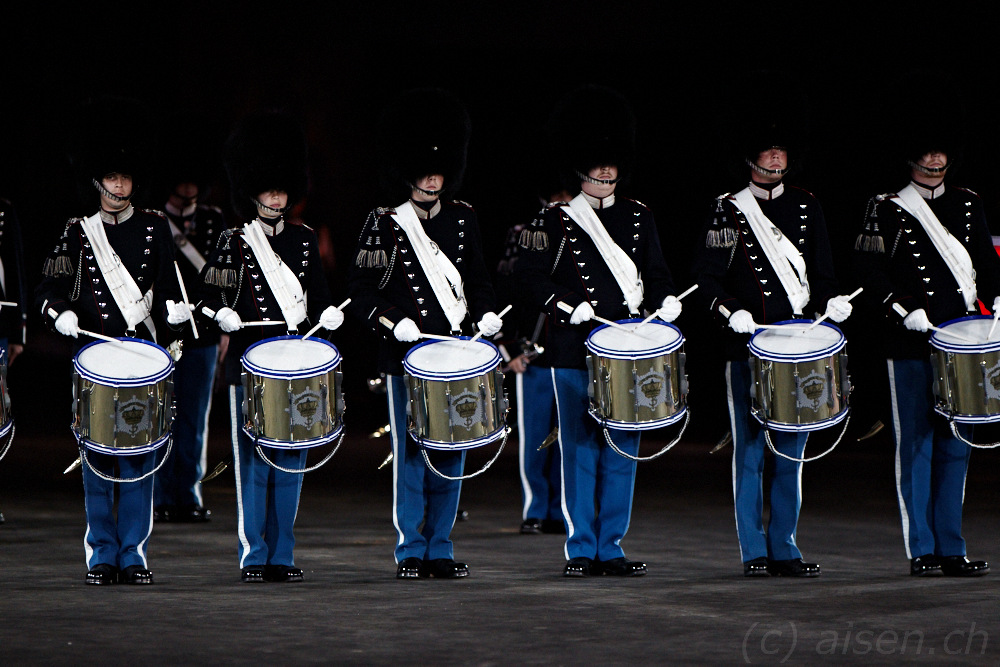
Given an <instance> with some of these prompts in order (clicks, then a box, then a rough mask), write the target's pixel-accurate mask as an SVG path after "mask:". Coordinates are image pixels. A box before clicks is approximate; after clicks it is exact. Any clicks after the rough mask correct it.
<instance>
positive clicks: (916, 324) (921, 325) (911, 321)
mask: <svg viewBox="0 0 1000 667" xmlns="http://www.w3.org/2000/svg"><path fill="white" fill-rule="evenodd" d="M903 326H905V327H906V328H907V329H909V330H910V331H927V330H928V329H929V328H930V327H931V321H930V320H929V319H927V311H925V310H924V309H923V308H918V309H917V310H914V311H912V312H911V313H910V314H909V315H907V316H906V317H905V318H903Z"/></svg>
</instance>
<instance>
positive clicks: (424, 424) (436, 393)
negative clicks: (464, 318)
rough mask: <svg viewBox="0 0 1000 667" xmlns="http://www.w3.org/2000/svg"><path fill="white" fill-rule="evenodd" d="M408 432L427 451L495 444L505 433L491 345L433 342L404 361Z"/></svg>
mask: <svg viewBox="0 0 1000 667" xmlns="http://www.w3.org/2000/svg"><path fill="white" fill-rule="evenodd" d="M403 370H404V371H405V378H406V388H407V394H408V397H409V403H408V405H407V408H406V411H407V414H408V415H409V427H408V431H409V433H410V435H411V436H413V439H414V440H416V441H417V443H419V444H420V445H421V446H423V447H426V448H428V449H444V450H459V449H471V448H473V447H480V446H482V445H486V444H489V443H491V442H493V441H495V440H498V439H500V438H502V437H503V436H504V434H505V433H506V431H507V407H508V406H507V397H506V396H505V395H504V391H503V373H502V372H501V371H500V352H499V351H498V350H497V348H496V347H495V346H494V345H493V344H492V343H490V342H487V341H484V340H477V341H475V342H470V341H469V338H467V337H464V336H463V337H458V338H456V339H455V340H453V341H451V340H445V341H442V340H432V341H427V342H426V343H421V344H420V345H417V346H415V347H413V348H411V349H410V351H409V352H407V353H406V358H405V359H403Z"/></svg>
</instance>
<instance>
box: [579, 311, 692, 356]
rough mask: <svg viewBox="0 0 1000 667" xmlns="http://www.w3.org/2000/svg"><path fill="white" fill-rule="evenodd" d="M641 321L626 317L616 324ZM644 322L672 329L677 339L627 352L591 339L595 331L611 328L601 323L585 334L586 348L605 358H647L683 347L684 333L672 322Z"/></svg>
mask: <svg viewBox="0 0 1000 667" xmlns="http://www.w3.org/2000/svg"><path fill="white" fill-rule="evenodd" d="M641 322H643V320H640V319H627V320H618V321H617V322H616V324H639V323H641ZM646 324H656V325H658V326H664V327H669V328H671V329H673V330H674V332H675V333H676V334H677V340H675V341H673V342H672V343H667V344H666V345H662V346H660V347H655V348H649V349H646V350H630V351H628V352H626V351H623V350H618V349H613V348H608V347H602V346H600V345H598V344H597V343H595V342H594V341H593V340H592V339H593V337H594V335H595V334H596V333H597V332H599V331H604V330H605V329H610V328H612V327H611V325H610V324H602V325H601V326H599V327H597V328H596V329H594V330H593V331H591V332H590V333H589V334H588V335H587V341H586V346H587V349H588V350H590V351H591V352H593V353H594V354H597V355H600V356H602V357H605V358H606V359H649V358H650V357H659V356H661V355H664V354H670V353H671V352H675V351H677V350H679V349H680V348H681V347H683V345H684V342H685V340H686V339H685V338H684V334H683V333H681V330H680V329H678V328H677V327H676V326H674V325H673V324H671V323H670V322H663V321H661V320H650V321H649V322H646ZM622 335H624V336H627V335H628V334H626V333H623V334H622Z"/></svg>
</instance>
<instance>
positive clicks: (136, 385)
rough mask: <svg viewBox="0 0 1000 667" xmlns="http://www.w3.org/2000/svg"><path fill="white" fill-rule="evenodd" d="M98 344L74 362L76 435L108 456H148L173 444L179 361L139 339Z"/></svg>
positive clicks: (93, 345)
mask: <svg viewBox="0 0 1000 667" xmlns="http://www.w3.org/2000/svg"><path fill="white" fill-rule="evenodd" d="M118 340H119V342H117V343H112V342H110V341H97V342H94V343H90V344H89V345H87V346H86V347H84V348H83V349H81V350H80V351H79V352H78V353H77V355H76V357H75V358H74V359H73V413H74V421H73V426H72V428H73V433H74V434H75V435H76V437H77V440H78V441H79V442H81V443H83V444H84V445H85V446H86V447H87V448H88V449H92V450H94V451H95V452H101V453H103V454H122V455H132V454H144V453H147V452H151V451H153V450H155V449H158V448H159V447H161V446H162V445H163V444H165V443H166V442H167V440H169V438H170V427H171V425H172V423H173V406H172V398H173V397H172V394H173V389H174V383H173V373H174V360H173V359H172V358H171V357H170V354H169V353H168V352H167V351H166V350H164V349H163V348H162V347H160V346H159V345H157V344H156V343H152V342H150V341H147V340H141V339H138V338H119V339H118Z"/></svg>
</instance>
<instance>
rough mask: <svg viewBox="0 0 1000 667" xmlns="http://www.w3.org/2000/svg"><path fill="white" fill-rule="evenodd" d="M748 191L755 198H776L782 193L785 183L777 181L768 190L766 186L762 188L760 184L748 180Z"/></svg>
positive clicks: (765, 199) (766, 199)
mask: <svg viewBox="0 0 1000 667" xmlns="http://www.w3.org/2000/svg"><path fill="white" fill-rule="evenodd" d="M750 192H751V193H752V194H753V196H754V197H756V198H757V199H763V200H764V201H768V200H771V199H777V198H778V197H780V196H781V195H782V194H784V192H785V184H784V183H783V182H782V181H778V184H777V185H775V186H774V187H773V188H771V189H770V190H768V189H767V188H762V187H761V186H759V185H757V183H755V182H754V181H750Z"/></svg>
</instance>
